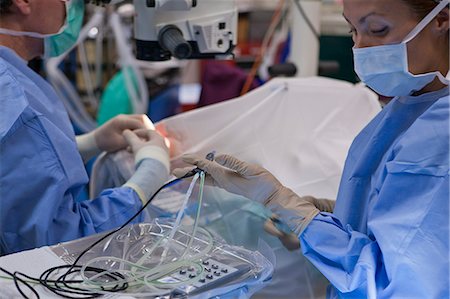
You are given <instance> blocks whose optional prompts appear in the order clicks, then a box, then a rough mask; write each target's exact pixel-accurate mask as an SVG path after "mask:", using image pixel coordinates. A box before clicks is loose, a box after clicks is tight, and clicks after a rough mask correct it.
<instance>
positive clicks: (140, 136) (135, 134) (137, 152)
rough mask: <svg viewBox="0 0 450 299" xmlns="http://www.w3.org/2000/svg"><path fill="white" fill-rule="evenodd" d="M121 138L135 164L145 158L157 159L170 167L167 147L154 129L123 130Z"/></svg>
mask: <svg viewBox="0 0 450 299" xmlns="http://www.w3.org/2000/svg"><path fill="white" fill-rule="evenodd" d="M123 138H124V140H125V141H126V143H127V145H128V146H129V148H130V150H131V152H132V153H133V154H134V162H135V165H136V166H138V165H139V163H140V162H141V161H142V160H144V159H147V158H152V159H156V160H159V161H160V162H161V163H163V164H164V165H166V166H167V169H168V170H169V169H170V165H169V148H168V147H167V145H166V143H165V141H164V137H163V136H161V135H160V134H159V133H158V132H157V131H155V130H146V129H139V130H135V131H130V130H125V131H123Z"/></svg>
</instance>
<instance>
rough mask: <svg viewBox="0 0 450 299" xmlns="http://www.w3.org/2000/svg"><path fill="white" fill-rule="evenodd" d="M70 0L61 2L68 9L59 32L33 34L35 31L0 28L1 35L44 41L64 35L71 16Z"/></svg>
mask: <svg viewBox="0 0 450 299" xmlns="http://www.w3.org/2000/svg"><path fill="white" fill-rule="evenodd" d="M69 1H70V0H61V2H64V6H65V8H66V18H65V19H64V24H63V25H62V26H61V28H59V30H58V32H56V33H39V32H33V31H17V30H12V29H7V28H0V33H1V34H6V35H11V36H28V37H34V38H41V39H44V38H46V37H50V36H54V35H58V34H61V33H63V31H64V30H65V29H66V28H67V16H68V15H69V5H68V3H67V2H69Z"/></svg>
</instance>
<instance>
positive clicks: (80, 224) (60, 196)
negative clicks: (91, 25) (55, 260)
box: [0, 47, 143, 254]
mask: <svg viewBox="0 0 450 299" xmlns="http://www.w3.org/2000/svg"><path fill="white" fill-rule="evenodd" d="M0 90H1V92H0V107H1V108H0V109H1V118H0V158H1V160H0V161H1V164H0V250H1V253H2V254H5V253H12V252H16V251H20V250H24V249H30V248H34V247H38V246H43V245H51V244H55V243H57V242H62V241H68V240H72V239H75V238H79V237H83V236H87V235H90V234H94V233H98V232H101V231H104V230H108V229H112V228H114V227H117V226H119V225H121V224H123V223H124V222H125V221H126V220H128V219H129V218H130V217H131V216H132V215H133V214H135V213H136V212H137V211H138V210H139V209H140V208H141V207H142V204H141V201H140V200H139V198H138V196H137V194H136V193H135V192H134V191H133V190H132V189H130V188H116V189H107V190H105V191H104V192H102V193H101V194H100V195H99V197H98V198H96V199H94V200H89V201H83V202H77V201H76V198H77V196H78V194H79V192H80V190H81V189H82V188H83V186H84V185H85V184H86V183H87V182H88V177H87V174H86V171H85V168H84V165H83V161H82V159H81V156H80V154H79V152H78V150H77V145H76V143H75V135H74V132H73V128H72V126H71V124H70V121H69V118H68V115H67V113H66V111H65V109H64V107H63V105H62V104H61V102H60V101H59V99H58V97H57V95H56V93H55V92H54V90H53V89H52V87H51V86H50V85H49V84H48V83H47V82H46V81H45V80H43V79H42V78H41V77H40V76H39V75H37V74H36V73H34V72H33V71H32V70H31V69H29V68H28V67H27V65H26V62H25V61H23V60H22V59H20V58H19V57H18V56H17V55H16V54H15V53H14V52H13V51H11V50H10V49H8V48H5V47H0ZM142 217H143V216H140V217H138V219H137V220H136V221H141V220H142Z"/></svg>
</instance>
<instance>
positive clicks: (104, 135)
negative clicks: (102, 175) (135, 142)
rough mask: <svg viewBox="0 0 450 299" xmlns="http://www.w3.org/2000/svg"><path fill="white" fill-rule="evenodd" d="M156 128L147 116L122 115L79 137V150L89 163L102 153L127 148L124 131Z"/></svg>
mask: <svg viewBox="0 0 450 299" xmlns="http://www.w3.org/2000/svg"><path fill="white" fill-rule="evenodd" d="M154 128H155V127H154V126H153V124H152V122H151V121H150V119H149V118H148V117H147V116H146V115H145V114H134V115H125V114H121V115H118V116H116V117H114V118H112V119H110V120H109V121H107V122H106V123H104V124H103V125H102V126H100V127H98V128H97V129H95V130H93V131H92V132H89V133H87V134H83V135H80V136H77V138H76V140H77V145H78V150H79V151H80V153H81V155H82V157H83V160H84V161H87V160H88V159H90V158H91V157H93V156H95V155H96V154H99V153H100V152H102V151H105V152H115V151H118V150H121V149H124V148H126V146H127V145H128V144H127V142H126V141H125V139H124V137H123V135H122V133H123V131H124V130H136V129H154Z"/></svg>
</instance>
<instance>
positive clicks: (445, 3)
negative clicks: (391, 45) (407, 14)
mask: <svg viewBox="0 0 450 299" xmlns="http://www.w3.org/2000/svg"><path fill="white" fill-rule="evenodd" d="M449 4H450V0H442V1H441V2H440V3H439V4H438V5H436V7H435V8H433V10H432V11H430V13H429V14H428V15H426V16H425V18H423V19H422V21H420V22H419V24H417V25H416V27H414V29H413V30H411V32H410V33H409V34H408V35H407V36H406V37H405V38H404V39H403V41H402V43H404V44H406V43H408V42H409V41H411V40H412V39H413V38H415V37H416V36H417V34H419V32H421V31H422V30H423V29H424V28H425V27H426V26H427V25H428V24H429V23H430V22H431V21H432V20H433V19H434V18H435V17H436V16H437V15H438V14H439V13H440V12H441V11H442V10H443V9H444V8H445V7H446V6H448V5H449ZM433 73H435V74H436V76H437V77H438V79H439V81H441V82H442V84H445V85H449V80H448V79H447V78H445V77H444V75H442V74H441V72H439V71H436V72H433Z"/></svg>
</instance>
